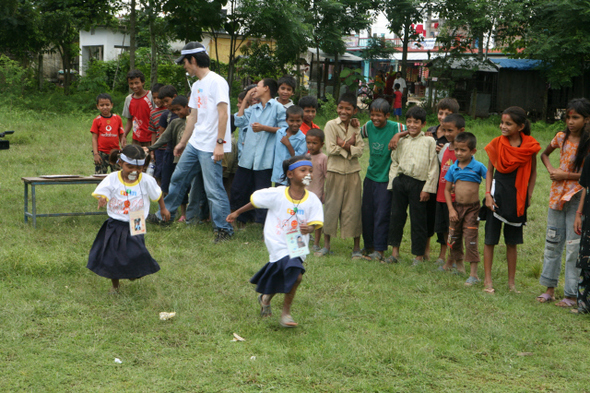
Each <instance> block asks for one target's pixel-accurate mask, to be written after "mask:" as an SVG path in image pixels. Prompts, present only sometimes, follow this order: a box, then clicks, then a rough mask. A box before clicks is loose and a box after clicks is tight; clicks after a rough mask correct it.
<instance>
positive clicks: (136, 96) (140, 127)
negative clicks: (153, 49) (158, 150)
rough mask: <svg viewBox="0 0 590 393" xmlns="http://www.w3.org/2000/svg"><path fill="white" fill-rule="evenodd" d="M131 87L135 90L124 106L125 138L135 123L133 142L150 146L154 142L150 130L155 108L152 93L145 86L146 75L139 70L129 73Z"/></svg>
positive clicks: (128, 78)
mask: <svg viewBox="0 0 590 393" xmlns="http://www.w3.org/2000/svg"><path fill="white" fill-rule="evenodd" d="M127 83H128V84H129V89H131V91H133V93H132V94H129V95H128V96H127V98H125V105H124V106H123V117H126V118H127V119H128V120H127V124H125V138H127V135H128V134H129V131H131V127H132V125H133V144H134V145H140V146H150V145H151V144H152V133H151V132H150V131H149V130H148V124H149V122H150V113H151V111H152V109H154V102H153V101H152V93H151V92H150V91H149V90H145V89H144V88H143V86H144V84H145V76H144V75H143V73H142V72H141V71H139V70H131V71H129V72H128V73H127Z"/></svg>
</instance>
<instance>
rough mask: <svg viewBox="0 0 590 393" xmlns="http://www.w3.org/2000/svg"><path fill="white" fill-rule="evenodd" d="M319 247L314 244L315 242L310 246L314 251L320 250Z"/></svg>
mask: <svg viewBox="0 0 590 393" xmlns="http://www.w3.org/2000/svg"><path fill="white" fill-rule="evenodd" d="M321 249H322V248H321V247H320V246H316V245H315V244H314V245H313V246H311V251H312V252H314V253H315V252H318V251H320V250H321Z"/></svg>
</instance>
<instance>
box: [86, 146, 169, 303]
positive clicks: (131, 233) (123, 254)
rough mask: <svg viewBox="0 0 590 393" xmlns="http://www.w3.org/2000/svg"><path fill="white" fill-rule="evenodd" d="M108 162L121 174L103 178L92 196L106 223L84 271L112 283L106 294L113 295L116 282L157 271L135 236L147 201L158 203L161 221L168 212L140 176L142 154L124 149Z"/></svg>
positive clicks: (159, 194) (150, 183)
mask: <svg viewBox="0 0 590 393" xmlns="http://www.w3.org/2000/svg"><path fill="white" fill-rule="evenodd" d="M110 162H111V163H112V164H113V165H114V164H115V163H117V164H119V165H120V166H121V170H120V171H118V172H113V173H111V174H110V175H108V176H107V177H105V179H104V180H103V181H102V182H101V183H100V184H99V185H98V187H96V190H94V192H93V193H92V196H93V197H95V198H96V199H98V208H99V209H100V208H101V207H104V206H106V207H107V213H108V215H109V219H108V220H107V221H105V223H104V224H103V225H102V227H101V228H100V230H99V231H98V235H96V239H95V240H94V244H93V245H92V248H91V249H90V255H89V256H88V265H87V266H86V267H87V268H88V269H90V270H92V271H93V272H94V273H96V274H98V275H99V276H101V277H106V278H110V279H111V282H112V283H113V287H112V288H111V291H110V292H111V293H116V292H118V291H119V280H120V279H125V278H127V279H130V280H135V279H137V278H141V277H143V276H146V275H148V274H152V273H156V272H157V271H158V270H160V266H158V263H157V262H156V261H155V260H154V258H152V256H151V255H150V253H149V252H148V250H147V249H146V248H145V240H144V236H143V234H137V235H135V233H136V232H142V229H143V231H145V219H146V218H147V215H148V213H149V209H150V199H151V200H154V201H155V200H157V201H158V203H159V204H160V210H161V212H162V218H163V219H164V220H165V221H168V219H170V212H169V211H168V210H166V206H165V205H164V199H163V198H162V190H160V187H159V186H158V183H156V180H155V179H154V178H153V177H151V176H150V175H147V174H145V173H142V169H143V168H144V166H145V153H144V151H143V149H142V148H141V147H140V146H138V145H127V146H125V148H123V150H122V151H119V150H113V152H111V156H110ZM130 218H132V219H130ZM142 218H143V223H142ZM130 221H131V222H130ZM131 224H133V228H131Z"/></svg>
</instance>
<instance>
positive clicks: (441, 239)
mask: <svg viewBox="0 0 590 393" xmlns="http://www.w3.org/2000/svg"><path fill="white" fill-rule="evenodd" d="M457 112H459V103H458V102H457V100H455V99H454V98H443V99H442V100H440V101H439V102H438V104H437V117H438V123H439V124H438V125H436V126H432V127H430V128H428V130H427V131H426V134H425V135H426V136H431V137H433V138H434V140H435V142H436V152H437V153H439V152H440V150H441V149H442V148H443V146H444V145H446V144H447V143H448V142H449V141H447V139H446V138H445V134H444V132H443V130H442V129H441V128H440V124H441V123H442V121H443V120H444V118H445V117H447V116H448V115H450V114H451V113H457ZM406 135H407V133H405V132H400V133H399V134H397V135H394V136H393V138H391V142H389V148H390V149H391V150H394V149H395V148H396V146H397V143H398V141H399V140H400V138H402V137H404V136H406ZM440 160H441V156H440V155H439V163H440ZM427 217H428V222H427V228H428V240H427V241H426V254H425V255H426V259H428V258H429V257H430V238H431V237H432V236H433V235H434V233H435V230H434V227H435V217H436V191H435V193H434V194H432V195H431V196H430V199H429V202H428V214H427ZM446 239H447V238H446V237H445V236H444V234H443V233H438V232H437V240H436V241H437V243H439V244H440V245H441V247H440V253H439V255H438V258H437V260H436V263H437V264H441V265H442V264H443V263H445V255H446V251H447V247H446V244H447V240H446Z"/></svg>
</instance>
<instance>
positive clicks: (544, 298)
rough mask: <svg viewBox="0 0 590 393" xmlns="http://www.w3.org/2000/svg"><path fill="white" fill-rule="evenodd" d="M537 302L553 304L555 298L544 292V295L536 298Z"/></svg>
mask: <svg viewBox="0 0 590 393" xmlns="http://www.w3.org/2000/svg"><path fill="white" fill-rule="evenodd" d="M537 301H538V302H539V303H549V302H554V301H555V296H551V295H550V294H548V293H547V292H544V293H542V294H540V295H539V296H537Z"/></svg>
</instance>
